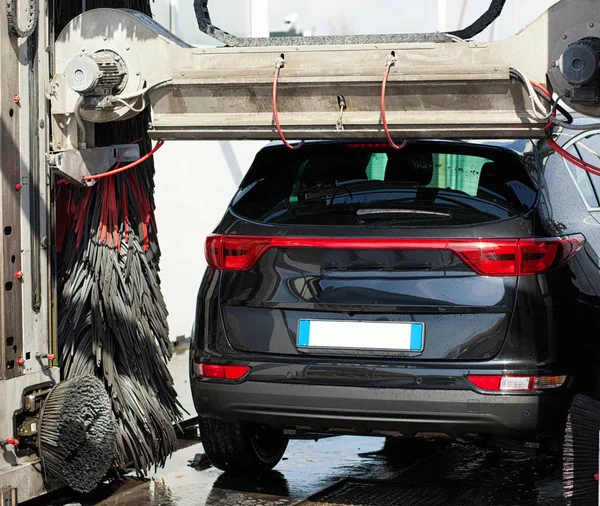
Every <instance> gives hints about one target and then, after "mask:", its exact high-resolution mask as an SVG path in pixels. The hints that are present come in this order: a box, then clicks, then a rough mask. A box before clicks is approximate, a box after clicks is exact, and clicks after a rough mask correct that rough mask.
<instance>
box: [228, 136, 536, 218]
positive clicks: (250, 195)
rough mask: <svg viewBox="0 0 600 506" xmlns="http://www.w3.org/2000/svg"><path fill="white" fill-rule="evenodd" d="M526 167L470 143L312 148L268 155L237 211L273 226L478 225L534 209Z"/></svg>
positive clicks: (238, 199) (261, 157) (256, 166)
mask: <svg viewBox="0 0 600 506" xmlns="http://www.w3.org/2000/svg"><path fill="white" fill-rule="evenodd" d="M535 201H536V189H535V186H534V184H533V183H532V180H531V178H530V177H529V171H528V169H527V168H526V165H525V164H524V163H523V162H522V161H521V160H520V158H519V157H517V156H516V155H514V154H512V153H510V152H508V151H506V150H501V149H497V148H486V147H480V146H469V145H467V144H464V146H463V145H460V144H455V145H450V144H443V143H439V145H438V144H417V143H415V144H410V145H409V147H407V148H406V149H404V150H401V151H396V150H394V149H392V148H390V147H388V146H387V145H384V144H381V145H379V144H368V143H367V144H364V143H355V144H342V143H315V144H308V145H306V146H304V147H302V148H301V149H298V150H296V151H292V150H289V149H287V148H285V147H283V146H276V147H268V148H265V149H263V150H262V151H261V152H260V153H259V154H258V155H257V157H256V159H255V161H254V163H253V165H252V167H251V169H250V171H249V172H248V175H247V176H246V178H245V179H244V181H243V183H242V185H241V188H240V190H239V191H238V193H237V195H236V196H235V198H234V200H233V204H232V210H233V212H234V213H235V214H237V215H238V216H241V217H243V218H246V219H249V220H252V221H258V222H262V223H269V224H274V225H275V224H285V225H337V226H357V225H359V226H360V225H368V226H375V227H377V226H381V227H388V226H420V227H423V226H440V225H450V226H458V225H471V224H479V223H486V222H493V221H498V220H503V219H508V218H512V217H515V216H519V215H521V214H523V213H525V212H527V211H528V210H530V209H531V207H532V206H533V205H534V203H535Z"/></svg>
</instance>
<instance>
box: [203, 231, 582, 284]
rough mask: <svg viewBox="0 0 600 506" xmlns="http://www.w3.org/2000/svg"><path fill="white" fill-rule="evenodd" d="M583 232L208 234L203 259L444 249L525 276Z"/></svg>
mask: <svg viewBox="0 0 600 506" xmlns="http://www.w3.org/2000/svg"><path fill="white" fill-rule="evenodd" d="M584 243H585V238H584V237H583V235H580V234H577V235H571V236H566V237H554V238H547V239H481V240H476V239H475V240H473V239H448V240H447V239H385V238H378V239H364V238H326V237H267V236H265V237H262V236H254V237H248V236H231V235H211V236H209V237H208V238H207V240H206V259H207V261H208V264H209V265H210V266H211V267H213V268H214V269H218V270H225V271H248V270H250V269H251V268H252V267H253V266H254V265H255V264H256V262H258V260H259V259H260V258H261V257H262V255H264V253H265V252H266V251H267V250H269V249H271V248H282V249H285V248H314V249H330V250H335V249H338V250H339V249H346V250H386V249H395V250H428V251H431V250H448V251H452V252H454V253H455V254H456V255H458V256H459V257H460V258H461V259H462V260H463V261H464V262H465V263H466V264H467V265H468V266H469V267H470V268H471V269H472V270H473V271H475V272H476V273H477V274H480V275H482V276H530V275H534V274H542V273H545V272H549V271H551V270H553V269H555V268H557V267H558V266H560V265H563V264H565V263H566V262H568V261H569V260H570V259H571V258H573V257H574V256H575V255H576V254H577V253H578V252H579V250H580V249H581V248H582V247H583V245H584Z"/></svg>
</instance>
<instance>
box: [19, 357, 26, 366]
mask: <svg viewBox="0 0 600 506" xmlns="http://www.w3.org/2000/svg"><path fill="white" fill-rule="evenodd" d="M17 365H18V366H20V367H23V366H24V365H25V359H24V358H23V357H19V358H18V359H17Z"/></svg>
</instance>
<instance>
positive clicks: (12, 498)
mask: <svg viewBox="0 0 600 506" xmlns="http://www.w3.org/2000/svg"><path fill="white" fill-rule="evenodd" d="M0 504H1V505H2V506H17V504H18V503H17V489H16V488H14V487H0Z"/></svg>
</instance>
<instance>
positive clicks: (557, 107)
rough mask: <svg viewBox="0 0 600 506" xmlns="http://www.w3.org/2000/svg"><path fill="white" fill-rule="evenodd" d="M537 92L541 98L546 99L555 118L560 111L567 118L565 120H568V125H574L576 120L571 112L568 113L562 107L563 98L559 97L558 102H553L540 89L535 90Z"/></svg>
mask: <svg viewBox="0 0 600 506" xmlns="http://www.w3.org/2000/svg"><path fill="white" fill-rule="evenodd" d="M535 92H536V93H537V94H538V95H539V96H540V98H542V99H544V101H545V102H548V103H549V104H550V105H551V106H552V115H553V116H554V112H555V111H558V112H560V113H561V114H562V115H563V116H564V117H565V119H566V120H567V123H568V124H569V125H570V124H572V123H573V121H575V119H574V118H573V116H572V115H571V113H570V112H569V111H567V110H566V109H565V108H564V107H563V106H562V105H560V99H561V97H558V99H556V100H552V99H551V98H549V97H548V95H546V94H545V93H544V92H543V91H542V90H540V89H539V88H535Z"/></svg>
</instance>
